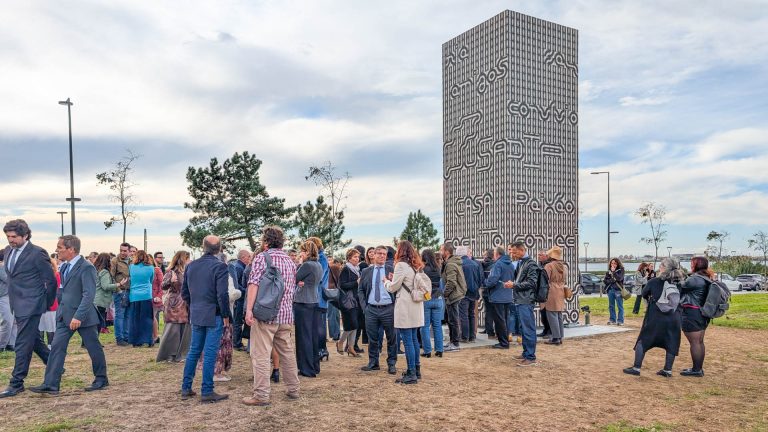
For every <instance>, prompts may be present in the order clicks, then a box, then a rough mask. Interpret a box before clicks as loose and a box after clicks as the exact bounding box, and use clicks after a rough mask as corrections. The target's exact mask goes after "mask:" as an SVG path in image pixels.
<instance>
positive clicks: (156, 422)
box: [0, 319, 768, 431]
mask: <svg viewBox="0 0 768 432" xmlns="http://www.w3.org/2000/svg"><path fill="white" fill-rule="evenodd" d="M628 324H629V325H630V326H631V327H639V325H640V321H639V320H636V319H632V320H629V321H628ZM765 336H766V332H765V331H757V330H739V329H730V328H722V327H710V328H709V330H708V334H707V338H706V342H707V360H706V363H705V371H706V376H705V377H704V378H698V379H697V378H685V377H681V376H679V375H678V374H677V372H678V371H679V370H680V369H682V368H684V367H689V366H690V356H689V354H688V344H687V342H686V341H685V338H683V345H682V346H681V349H680V356H679V357H678V360H677V361H676V364H675V376H674V377H673V378H671V379H667V378H663V377H660V376H657V375H655V372H656V371H657V370H658V369H660V368H661V366H662V364H663V360H664V357H663V356H664V353H663V352H662V351H661V350H652V351H651V352H650V353H649V354H648V356H647V357H646V361H645V364H644V367H643V371H642V376H641V377H639V378H638V377H632V376H628V375H625V374H623V373H622V372H621V370H622V368H624V367H627V366H629V365H631V363H632V359H633V351H632V347H633V345H634V341H635V338H636V337H637V332H636V331H633V332H627V333H620V334H610V335H604V336H599V337H593V338H585V339H578V340H566V341H565V343H564V345H562V346H549V345H544V344H539V346H538V348H537V350H538V352H537V355H538V357H539V361H540V362H539V364H538V365H537V366H533V367H527V368H521V367H517V366H516V363H517V361H516V360H514V359H513V356H514V355H516V354H519V352H520V348H517V347H514V348H513V349H510V350H509V351H505V352H499V351H498V350H492V349H489V348H478V349H464V350H462V351H461V352H458V353H446V354H445V357H443V358H431V359H423V358H422V374H423V377H424V378H423V379H422V380H421V382H420V383H419V384H417V385H409V386H405V385H399V384H395V383H394V380H395V378H396V377H395V376H392V375H388V374H387V373H386V371H379V372H374V373H370V372H369V373H366V372H362V371H361V370H360V367H361V366H363V365H364V364H365V363H366V360H367V357H366V355H365V354H364V355H363V357H360V358H352V357H347V356H341V355H338V354H337V353H335V352H333V353H332V357H331V361H330V362H323V363H322V373H321V375H320V376H319V377H318V378H314V379H309V378H306V379H305V378H302V381H301V385H302V397H301V399H300V400H298V401H289V400H288V399H287V398H286V396H285V394H284V390H285V389H284V386H283V385H282V384H277V385H273V387H272V390H273V395H272V405H271V406H270V407H267V408H252V407H246V406H244V405H242V404H241V403H240V400H241V399H242V398H243V397H245V396H249V394H250V391H251V377H252V375H251V368H250V362H249V359H248V357H247V355H246V354H245V353H241V352H237V351H236V352H235V359H234V366H233V369H232V371H231V373H230V374H231V376H232V381H231V382H228V383H223V384H222V383H217V385H216V391H217V392H219V393H228V394H229V395H230V399H229V400H227V401H224V402H220V403H217V404H200V403H199V402H198V401H194V400H190V401H184V402H182V401H181V400H180V399H179V396H178V392H179V388H180V382H181V376H182V368H183V365H181V364H166V363H163V364H155V363H154V360H153V359H154V356H155V353H156V348H155V349H147V348H119V347H117V346H115V345H114V344H109V345H107V347H106V354H107V359H108V361H109V374H110V382H111V386H110V387H109V389H107V390H106V391H101V392H95V393H93V394H90V393H84V392H83V391H82V390H80V387H81V386H82V385H83V384H84V383H88V382H90V381H91V376H90V363H89V361H88V356H87V354H86V353H85V352H84V351H82V350H81V349H80V348H79V347H75V346H72V347H70V351H71V353H70V355H69V356H68V358H67V364H66V369H67V374H66V375H65V381H64V383H63V391H62V396H60V397H57V398H52V397H44V396H38V395H34V394H32V393H30V392H29V391H27V392H24V393H23V394H22V395H20V396H17V397H14V398H9V399H0V412H1V413H2V418H3V420H2V421H0V429H2V430H39V429H41V428H45V427H47V428H48V429H46V430H60V429H64V428H69V429H75V430H98V431H102V430H174V431H175V430H179V431H180V430H232V431H240V430H243V431H245V430H261V431H269V430H283V431H285V430H316V429H317V428H323V429H328V430H363V431H366V430H393V431H394V430H397V431H404V430H405V431H427V430H431V431H435V430H456V431H478V430H491V431H496V430H499V431H502V430H526V431H539V430H541V431H545V430H546V431H551V430H567V431H574V430H577V431H582V430H584V431H588V430H606V428H607V426H608V425H618V424H620V425H622V426H621V427H626V426H627V425H630V426H639V427H650V426H652V425H661V428H662V429H663V430H680V431H691V430H701V431H724V430H728V431H735V430H768V414H767V413H768V410H767V408H768V399H767V398H766V396H768V341H767V340H766V337H765ZM479 337H484V336H482V335H480V336H479ZM328 346H329V348H332V347H333V345H332V344H331V343H329V344H328ZM384 363H385V361H384V358H383V357H382V364H384ZM6 364H7V363H6ZM11 367H12V365H11V366H10V367H6V366H3V367H2V368H0V375H1V376H3V377H5V378H6V379H7V376H8V375H9V374H10V369H11ZM404 367H405V358H404V357H403V356H400V358H399V360H398V369H400V370H402V369H403V368H404ZM41 377H42V365H41V364H40V362H39V359H37V358H35V359H34V360H33V368H32V372H31V374H30V379H28V382H27V386H30V385H36V384H39V383H40V380H41V379H42V378H41ZM195 386H196V387H197V391H198V392H199V375H198V377H197V379H196V381H195ZM56 425H61V427H60V428H59V429H56V427H55V426H56ZM621 427H619V430H623V429H621Z"/></svg>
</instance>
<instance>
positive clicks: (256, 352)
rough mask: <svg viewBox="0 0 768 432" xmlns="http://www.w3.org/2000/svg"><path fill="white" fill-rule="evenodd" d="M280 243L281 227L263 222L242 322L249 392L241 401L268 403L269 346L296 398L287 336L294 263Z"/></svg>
mask: <svg viewBox="0 0 768 432" xmlns="http://www.w3.org/2000/svg"><path fill="white" fill-rule="evenodd" d="M284 243H285V235H284V234H283V230H282V229H281V228H279V227H276V226H267V227H265V228H264V231H263V232H262V235H261V248H262V250H263V252H262V253H260V254H259V255H257V256H256V257H255V258H253V265H252V269H251V274H250V276H249V279H248V299H247V308H246V315H245V322H246V324H248V325H249V326H251V338H250V341H251V363H252V365H253V396H252V397H246V398H243V403H244V404H245V405H250V406H267V405H269V404H270V402H269V396H270V384H269V379H270V376H271V371H272V369H271V368H270V365H269V359H270V356H271V354H272V349H273V348H274V350H275V351H276V352H277V354H278V355H279V356H280V365H281V369H282V372H283V380H284V382H285V389H286V394H287V396H288V399H294V400H295V399H298V398H299V370H298V368H297V366H296V353H295V351H294V344H293V337H292V336H291V331H292V330H293V298H294V294H295V293H296V265H295V264H294V263H293V261H292V260H291V258H290V257H289V256H288V255H287V254H286V253H285V252H283V244H284ZM267 294H269V295H267Z"/></svg>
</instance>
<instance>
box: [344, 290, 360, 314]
mask: <svg viewBox="0 0 768 432" xmlns="http://www.w3.org/2000/svg"><path fill="white" fill-rule="evenodd" d="M340 303H341V308H342V309H344V310H345V311H350V310H352V309H355V308H356V307H357V298H356V297H355V295H354V294H352V293H343V294H342V296H341V301H340Z"/></svg>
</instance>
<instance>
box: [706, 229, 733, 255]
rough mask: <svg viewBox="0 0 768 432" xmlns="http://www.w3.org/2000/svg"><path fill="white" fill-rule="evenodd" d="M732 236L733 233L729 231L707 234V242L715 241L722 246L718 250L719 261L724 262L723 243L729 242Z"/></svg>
mask: <svg viewBox="0 0 768 432" xmlns="http://www.w3.org/2000/svg"><path fill="white" fill-rule="evenodd" d="M730 236H731V233H729V232H728V231H720V232H717V231H710V232H709V234H707V241H715V242H718V243H719V244H720V246H719V247H718V248H717V249H716V250H717V260H718V261H722V260H723V242H725V240H727V239H728V237H730Z"/></svg>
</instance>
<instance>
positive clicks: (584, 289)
mask: <svg viewBox="0 0 768 432" xmlns="http://www.w3.org/2000/svg"><path fill="white" fill-rule="evenodd" d="M579 280H580V283H579V294H594V293H599V292H600V291H602V290H603V280H602V279H600V278H599V277H597V276H595V275H593V274H592V273H581V274H580V275H579Z"/></svg>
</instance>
